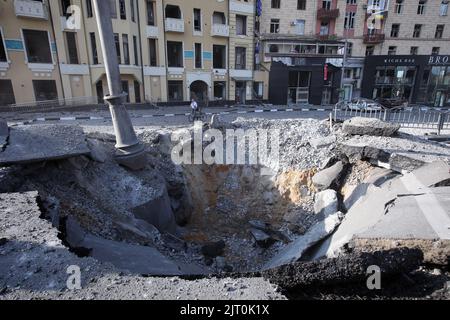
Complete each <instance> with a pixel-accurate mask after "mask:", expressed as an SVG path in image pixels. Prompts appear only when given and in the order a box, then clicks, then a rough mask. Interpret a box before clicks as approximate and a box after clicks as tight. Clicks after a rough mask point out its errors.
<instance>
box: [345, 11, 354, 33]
mask: <svg viewBox="0 0 450 320" xmlns="http://www.w3.org/2000/svg"><path fill="white" fill-rule="evenodd" d="M355 14H356V13H355V12H346V13H345V21H344V27H345V29H354V28H355Z"/></svg>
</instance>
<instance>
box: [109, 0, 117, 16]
mask: <svg viewBox="0 0 450 320" xmlns="http://www.w3.org/2000/svg"><path fill="white" fill-rule="evenodd" d="M116 5H117V4H116V0H109V8H110V9H111V19H117V7H116Z"/></svg>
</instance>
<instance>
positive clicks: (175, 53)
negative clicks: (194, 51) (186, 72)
mask: <svg viewBox="0 0 450 320" xmlns="http://www.w3.org/2000/svg"><path fill="white" fill-rule="evenodd" d="M167 61H168V66H169V67H172V68H182V67H183V43H182V42H176V41H167Z"/></svg>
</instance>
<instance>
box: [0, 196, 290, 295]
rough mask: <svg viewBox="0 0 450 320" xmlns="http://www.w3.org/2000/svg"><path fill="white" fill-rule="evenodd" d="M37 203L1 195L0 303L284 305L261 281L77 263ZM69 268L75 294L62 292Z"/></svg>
mask: <svg viewBox="0 0 450 320" xmlns="http://www.w3.org/2000/svg"><path fill="white" fill-rule="evenodd" d="M38 197H39V195H38V193H37V192H34V191H33V192H26V193H3V194H0V241H1V242H0V257H1V258H0V300H23V299H26V300H29V299H38V300H41V299H45V300H48V299H51V300H60V299H61V300H67V299H69V300H73V299H76V300H93V299H100V300H124V299H126V300H128V299H130V300H155V299H159V300H166V299H167V300H174V299H180V300H189V299H193V298H196V299H200V300H206V299H218V300H224V299H226V300H230V299H239V300H267V299H270V300H280V299H282V300H284V299H285V297H284V296H283V295H282V294H281V293H280V292H279V291H278V290H277V287H276V286H274V285H273V284H271V283H269V282H268V281H266V280H264V279H262V278H261V277H249V278H240V279H231V278H227V277H223V278H220V279H219V278H211V277H208V278H202V279H196V280H185V279H180V278H177V277H171V278H167V277H142V276H139V275H133V274H129V273H127V272H124V271H120V270H118V269H117V268H115V267H114V266H113V265H111V264H109V263H101V262H99V261H97V260H96V259H93V258H90V257H87V258H79V257H77V256H76V255H75V254H73V253H72V252H70V251H69V250H68V248H67V247H65V246H64V245H63V244H62V242H61V240H60V239H59V237H58V230H57V229H56V228H53V227H52V225H51V222H49V221H47V220H44V219H41V218H40V216H41V214H42V212H41V210H40V208H39V205H38ZM69 266H72V267H79V268H80V271H81V289H80V290H69V289H68V288H67V280H68V277H69V276H70V274H68V273H67V271H68V267H69Z"/></svg>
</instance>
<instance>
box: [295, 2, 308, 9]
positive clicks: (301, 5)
mask: <svg viewBox="0 0 450 320" xmlns="http://www.w3.org/2000/svg"><path fill="white" fill-rule="evenodd" d="M297 10H306V0H297Z"/></svg>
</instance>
